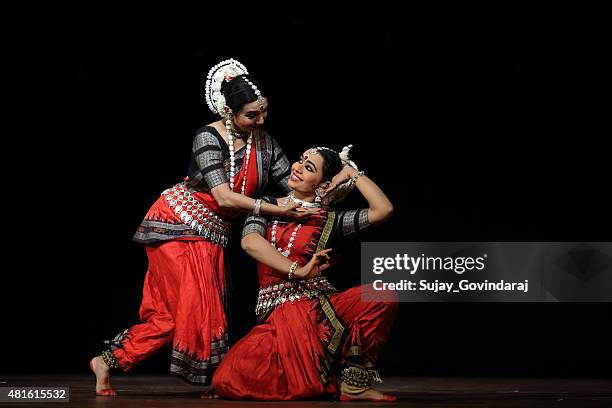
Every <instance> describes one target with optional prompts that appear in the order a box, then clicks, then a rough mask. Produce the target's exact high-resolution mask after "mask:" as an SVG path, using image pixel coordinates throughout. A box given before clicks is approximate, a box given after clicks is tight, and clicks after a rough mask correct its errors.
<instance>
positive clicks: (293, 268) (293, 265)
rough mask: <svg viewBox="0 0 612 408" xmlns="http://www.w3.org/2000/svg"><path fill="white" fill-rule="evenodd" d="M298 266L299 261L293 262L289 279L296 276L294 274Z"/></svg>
mask: <svg viewBox="0 0 612 408" xmlns="http://www.w3.org/2000/svg"><path fill="white" fill-rule="evenodd" d="M297 267H298V262H297V261H295V262H293V263H292V264H291V267H290V268H289V280H291V279H293V278H294V276H293V274H294V273H295V270H296V269H297Z"/></svg>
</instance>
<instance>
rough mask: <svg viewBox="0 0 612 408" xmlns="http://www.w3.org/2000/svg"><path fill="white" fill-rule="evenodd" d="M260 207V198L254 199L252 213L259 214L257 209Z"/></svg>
mask: <svg viewBox="0 0 612 408" xmlns="http://www.w3.org/2000/svg"><path fill="white" fill-rule="evenodd" d="M260 208H261V198H258V199H257V200H255V205H254V206H253V215H255V216H259V209H260Z"/></svg>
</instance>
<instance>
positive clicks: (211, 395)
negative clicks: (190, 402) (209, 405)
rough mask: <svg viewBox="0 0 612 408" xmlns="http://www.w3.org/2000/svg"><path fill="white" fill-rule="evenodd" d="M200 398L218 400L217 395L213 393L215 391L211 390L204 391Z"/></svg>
mask: <svg viewBox="0 0 612 408" xmlns="http://www.w3.org/2000/svg"><path fill="white" fill-rule="evenodd" d="M200 398H202V399H218V398H219V396H218V395H217V393H216V392H215V390H213V389H212V388H211V389H210V390H208V391H204V392H203V393H202V395H201V396H200Z"/></svg>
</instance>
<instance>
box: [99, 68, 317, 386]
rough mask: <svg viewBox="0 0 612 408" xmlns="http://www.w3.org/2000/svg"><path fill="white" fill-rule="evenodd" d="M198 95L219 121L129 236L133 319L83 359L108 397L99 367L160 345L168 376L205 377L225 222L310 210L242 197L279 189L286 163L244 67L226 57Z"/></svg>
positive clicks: (217, 340)
mask: <svg viewBox="0 0 612 408" xmlns="http://www.w3.org/2000/svg"><path fill="white" fill-rule="evenodd" d="M206 102H207V104H208V106H209V108H210V109H211V110H212V111H213V112H214V113H216V114H219V115H221V116H222V119H221V120H219V121H216V122H213V123H211V124H210V125H208V126H205V127H203V128H201V129H200V130H198V131H197V134H196V137H195V140H194V142H193V149H192V157H191V163H190V166H189V170H188V177H186V178H185V180H184V181H182V182H181V183H178V184H176V185H175V186H174V187H172V188H169V189H167V190H165V191H164V192H163V193H162V194H161V197H160V198H159V199H158V200H157V201H156V202H155V203H154V204H153V205H152V207H151V208H150V209H149V211H148V212H147V214H146V216H145V218H144V220H143V221H142V223H141V224H140V226H139V228H138V230H137V232H136V234H135V236H134V240H135V241H136V242H138V243H140V244H142V245H144V247H145V250H146V252H147V257H148V261H149V266H148V271H147V275H146V277H145V283H144V289H143V297H142V304H141V306H140V319H141V321H142V323H141V324H137V325H135V326H132V327H130V328H128V329H127V330H125V331H123V332H122V333H120V334H119V335H118V336H117V337H115V339H114V340H112V341H111V342H108V343H109V348H107V349H106V350H104V351H103V352H102V354H101V355H100V356H97V357H94V358H93V359H92V360H91V362H90V367H91V369H92V371H93V372H94V373H95V375H96V394H97V395H109V396H113V395H117V394H116V392H115V391H114V390H113V389H112V388H111V385H110V382H109V369H111V368H119V369H121V370H123V371H127V370H129V369H131V368H132V367H134V366H135V365H136V364H138V363H139V362H141V361H142V360H144V359H145V358H147V357H148V356H150V355H152V354H153V353H155V352H156V351H158V350H159V349H160V348H161V347H162V346H164V345H166V344H168V343H172V359H171V365H170V373H171V374H173V375H177V376H180V377H182V378H183V379H185V380H186V381H188V382H189V383H192V384H208V383H210V380H211V377H212V374H213V372H214V370H215V368H216V367H217V365H218V364H219V362H220V361H221V359H222V358H223V356H224V355H225V353H226V352H227V349H228V345H227V338H228V334H227V323H226V319H225V311H224V309H225V302H226V297H227V285H226V258H225V252H224V249H225V247H226V246H227V244H228V239H229V236H230V234H229V233H230V227H231V222H232V221H233V220H234V219H236V218H237V217H239V216H240V214H241V213H248V212H253V213H254V214H257V215H258V214H260V213H261V214H269V215H276V216H284V217H293V218H296V219H303V218H305V217H308V216H309V215H310V214H309V212H301V211H300V212H298V211H296V210H295V208H296V205H291V206H288V207H279V206H276V205H273V204H270V203H267V202H262V200H261V199H253V198H250V197H258V196H259V195H261V194H262V192H263V190H264V188H265V187H266V186H267V185H269V184H271V185H275V186H277V187H279V188H280V189H281V190H283V191H287V190H288V188H287V179H288V176H289V161H288V160H287V158H286V157H285V154H284V153H283V151H282V149H281V148H280V146H279V145H278V143H277V142H276V140H274V139H273V138H272V137H270V135H269V134H267V133H266V132H264V131H263V130H262V129H261V126H262V125H263V124H264V121H265V119H266V116H267V109H268V101H267V98H266V97H264V96H263V95H262V93H261V92H260V90H259V89H258V88H257V86H256V85H255V84H254V82H253V79H252V78H250V77H249V76H248V72H247V69H246V68H245V67H244V65H242V64H241V63H239V62H238V61H236V60H233V59H230V60H226V61H222V62H221V63H219V64H217V65H215V66H214V67H213V68H212V69H211V70H210V71H209V73H208V77H207V81H206Z"/></svg>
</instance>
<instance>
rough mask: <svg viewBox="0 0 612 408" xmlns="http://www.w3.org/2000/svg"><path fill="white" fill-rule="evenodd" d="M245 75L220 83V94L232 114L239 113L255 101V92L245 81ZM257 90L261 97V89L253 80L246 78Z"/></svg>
mask: <svg viewBox="0 0 612 408" xmlns="http://www.w3.org/2000/svg"><path fill="white" fill-rule="evenodd" d="M246 79H247V76H246V75H238V76H237V77H235V78H234V79H232V80H231V81H229V82H227V81H223V82H222V83H221V93H222V94H223V96H224V97H225V104H226V105H227V106H229V108H230V109H231V110H232V112H234V113H238V112H240V110H241V109H242V108H243V107H244V105H246V104H247V103H251V102H255V101H256V100H257V95H255V91H254V90H253V88H252V87H251V85H249V84H248V83H247V81H246ZM248 80H249V81H251V82H252V83H253V84H254V85H255V86H256V87H257V89H259V91H260V92H261V94H262V96H263V89H262V88H261V87H260V86H259V84H258V83H256V82H255V81H254V80H253V78H248Z"/></svg>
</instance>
